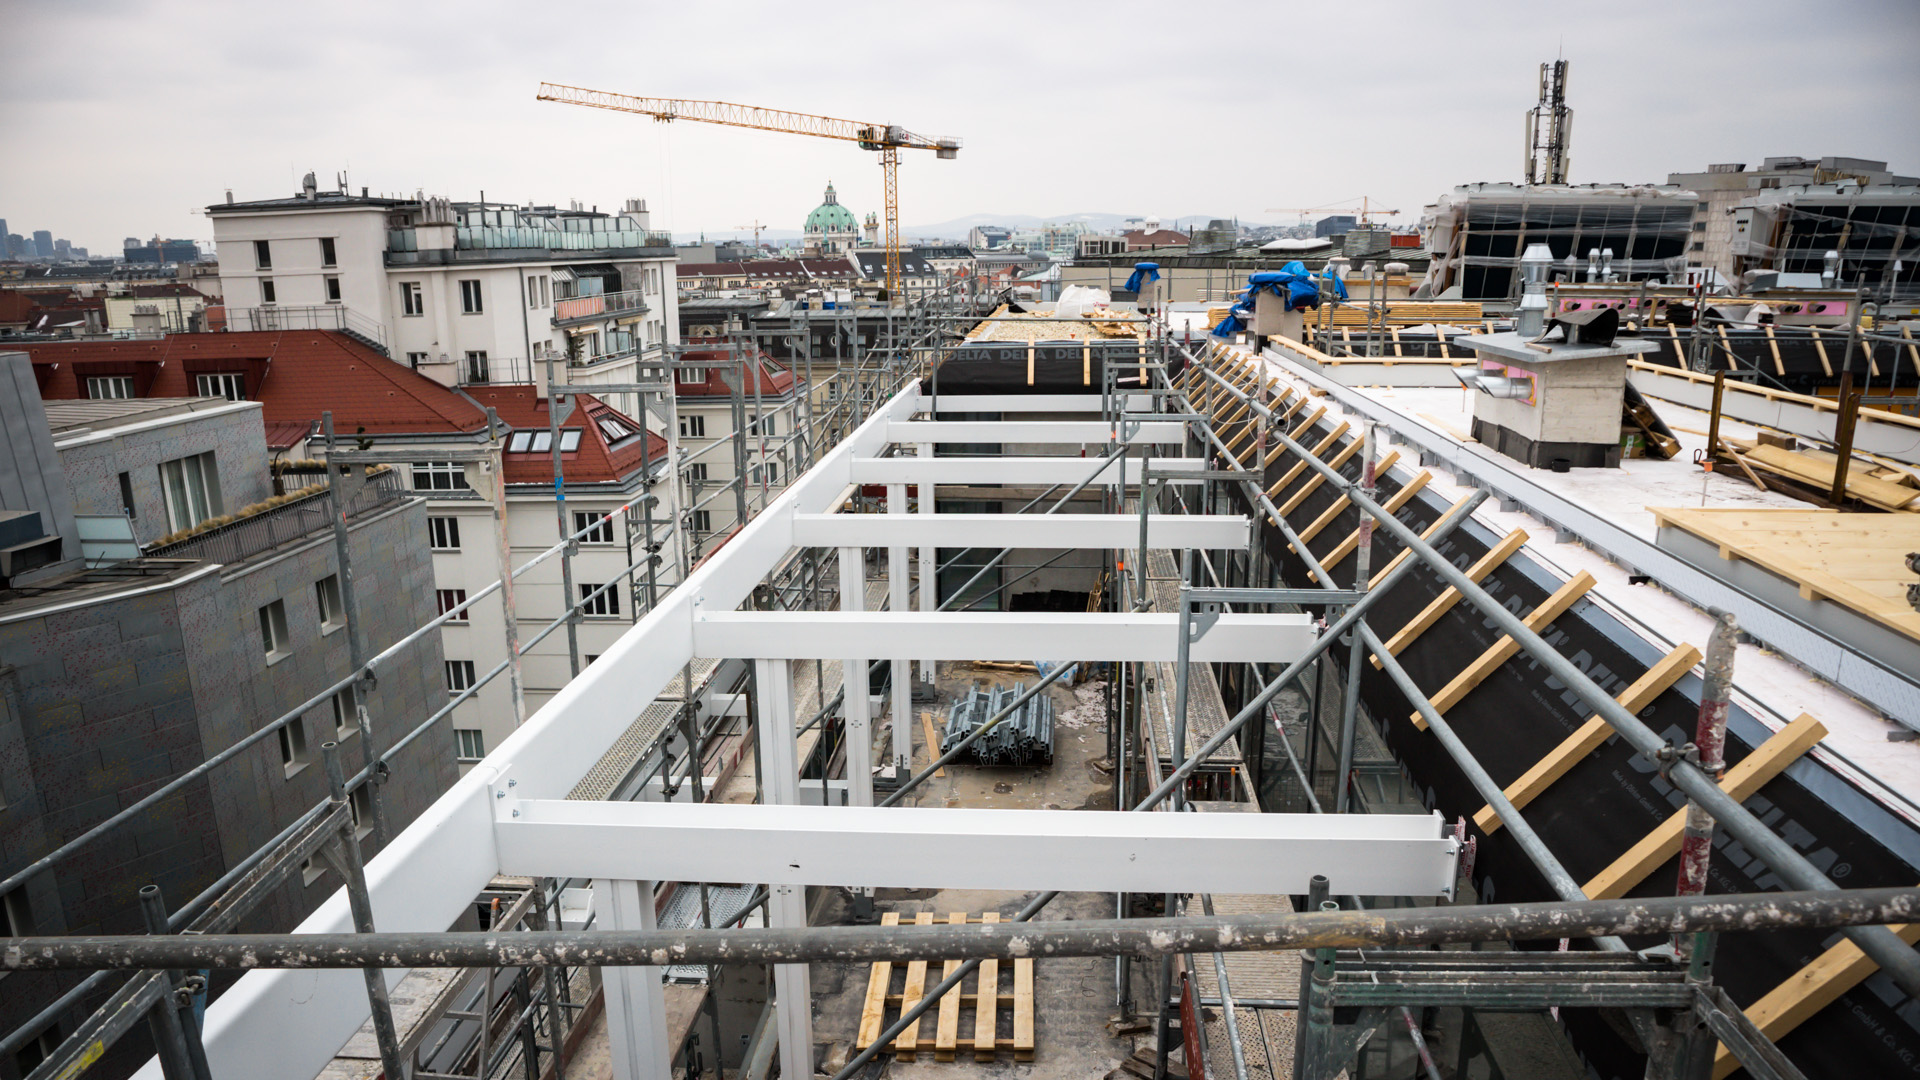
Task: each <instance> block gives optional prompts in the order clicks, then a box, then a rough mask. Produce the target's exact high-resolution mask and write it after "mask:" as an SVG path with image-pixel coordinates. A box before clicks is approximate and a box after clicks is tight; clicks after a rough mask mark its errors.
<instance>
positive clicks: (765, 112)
mask: <svg viewBox="0 0 1920 1080" xmlns="http://www.w3.org/2000/svg"><path fill="white" fill-rule="evenodd" d="M537 97H538V100H540V101H558V102H561V103H563V104H567V105H584V106H586V107H587V108H590V109H610V110H612V111H614V112H627V113H637V114H639V115H641V116H651V117H653V118H654V119H655V120H660V121H671V120H695V121H698V122H700V123H703V124H721V125H724V126H726V127H742V128H752V129H754V130H756V131H781V132H785V133H787V134H789V135H812V136H814V137H816V138H821V139H841V140H844V141H847V142H851V143H854V144H855V145H857V146H859V147H860V149H862V150H872V151H877V152H878V153H879V154H880V167H881V169H882V171H883V173H884V179H885V186H886V203H887V214H886V220H887V302H888V303H892V302H893V298H894V297H896V296H898V295H900V200H899V181H898V177H897V175H896V174H897V172H898V170H899V167H900V151H901V150H931V151H933V152H934V156H935V157H937V158H942V159H948V160H951V159H952V158H955V157H957V156H959V153H960V145H961V143H960V140H959V139H956V138H952V137H950V136H944V135H916V134H914V133H913V132H911V131H908V130H907V129H906V128H904V127H901V126H900V125H898V124H875V123H868V122H864V121H860V120H841V119H838V118H836V117H832V116H818V115H815V114H813V113H802V112H789V111H787V110H785V109H763V108H760V107H758V106H755V105H736V104H734V103H732V102H729V101H695V100H689V99H686V98H649V97H635V96H633V95H631V94H616V93H612V92H610V91H606V90H589V89H587V88H585V87H580V86H564V85H562V84H560V83H547V82H543V83H541V84H540V92H539V94H538V95H537Z"/></svg>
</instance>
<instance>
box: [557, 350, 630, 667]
mask: <svg viewBox="0 0 1920 1080" xmlns="http://www.w3.org/2000/svg"><path fill="white" fill-rule="evenodd" d="M546 354H547V355H546V361H547V439H548V448H549V449H550V450H552V452H553V516H554V520H555V523H556V528H557V529H558V533H559V537H560V544H561V547H560V602H561V605H562V607H563V610H564V611H565V612H566V619H567V671H568V673H569V675H568V677H569V678H577V677H579V675H580V598H579V596H578V595H576V594H575V593H574V589H573V553H574V552H575V551H576V550H578V548H579V546H580V545H579V542H578V541H576V540H575V539H573V532H574V530H573V529H570V528H568V527H567V525H568V522H567V480H566V474H565V472H564V471H563V470H562V468H561V464H560V393H559V391H557V390H556V389H554V381H553V350H552V349H548V350H546ZM572 406H573V399H572V398H571V397H569V398H568V399H567V412H568V413H572V411H573V408H572ZM643 415H644V414H643ZM641 427H642V428H643V429H644V428H645V427H646V425H645V424H644V423H642V424H641ZM646 443H647V438H646V434H645V432H644V431H643V432H642V434H641V436H640V445H641V447H642V448H643V449H644V448H645V446H646ZM642 475H644V473H643V474H642ZM629 561H631V560H629Z"/></svg>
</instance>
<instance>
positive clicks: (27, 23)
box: [0, 0, 1920, 252]
mask: <svg viewBox="0 0 1920 1080" xmlns="http://www.w3.org/2000/svg"><path fill="white" fill-rule="evenodd" d="M1560 6H1561V5H1548V4H1532V3H1485V2H1472V0H1456V2H1451V3H1443V2H1426V3H1342V4H1333V5H1308V4H1261V3H1245V2H1241V3H1232V4H1220V3H1208V2H1187V3H1172V4H1169V3H1164V2H1161V3H1152V4H1146V3H1140V4H1136V3H1131V2H1127V0H1117V2H1107V3H1091V4H1071V5H1069V4H1037V3H1031V2H1029V3H1021V4H1015V3H1004V4H1003V3H990V2H978V0H976V2H959V3H951V2H950V3H945V4H938V5H935V4H907V3H892V4H860V3H842V4H831V3H828V4H796V3H792V2H790V0H789V2H784V3H757V2H747V0H727V2H724V3H693V4H688V3H675V4H660V3H636V2H624V3H596V2H592V0H572V2H567V3H554V4H545V3H528V2H526V0H520V2H517V3H497V4H496V3H489V2H479V0H475V2H465V3H402V2H394V0H387V2H382V3H362V2H359V0H337V2H334V3H329V4H299V5H295V4H281V3H259V2H252V3H228V2H206V0H201V2H196V3H184V2H183V3H137V2H117V3H116V2H100V3H87V2H74V0H67V2H54V0H44V2H42V0H0V27H4V30H3V31H0V40H5V41H7V42H9V47H8V49H7V50H6V53H7V56H6V60H5V61H4V62H0V100H4V102H5V105H6V107H5V108H4V109H0V145H4V146H5V147H6V153H5V159H6V163H7V167H6V168H4V169H0V217H5V218H6V219H7V221H8V223H9V228H10V229H11V230H12V231H14V232H18V233H29V232H31V230H33V229H42V228H44V229H50V230H52V231H53V232H54V234H55V235H56V236H64V237H67V238H69V239H71V240H72V241H73V242H75V243H76V244H81V245H84V246H87V247H89V248H92V249H93V250H94V251H96V252H113V251H117V250H118V249H119V246H120V242H121V238H122V237H125V236H141V237H147V236H151V235H153V234H154V233H156V232H157V233H161V234H163V235H168V236H185V237H192V238H196V239H207V238H210V236H211V234H212V230H211V229H210V228H209V226H208V223H207V221H206V219H205V218H204V217H202V216H199V215H198V214H197V213H196V210H197V208H199V207H202V206H204V205H206V204H208V203H212V202H216V201H218V200H220V199H221V198H222V197H223V192H224V191H225V190H226V189H227V188H232V189H233V191H234V194H235V196H236V197H237V198H241V199H250V198H266V197H277V196H283V195H286V194H290V193H292V192H293V191H294V190H295V189H296V187H297V186H298V182H299V177H300V174H302V173H304V172H306V171H307V170H308V169H312V170H314V171H316V172H317V173H318V174H319V176H320V178H321V183H322V184H323V185H330V184H331V183H332V179H333V176H334V173H335V172H336V171H338V170H342V169H345V170H347V171H348V173H349V181H350V183H351V184H352V185H353V186H354V187H355V188H356V189H357V188H358V187H359V186H360V185H363V184H364V185H368V186H370V187H371V188H372V189H373V190H374V191H376V192H378V191H390V192H405V193H408V194H411V193H412V192H413V191H415V190H416V189H424V190H425V191H427V192H428V193H429V194H441V195H448V196H451V197H454V198H457V199H458V198H476V197H478V195H479V193H480V192H481V191H482V190H484V191H485V192H486V193H487V196H488V197H489V198H492V199H507V200H533V201H538V202H561V203H564V201H565V200H567V199H579V200H581V201H582V202H583V203H595V204H598V205H599V206H600V207H601V208H602V209H603V210H604V209H610V208H613V207H615V206H617V205H618V203H619V201H620V200H621V199H622V198H624V197H627V196H635V195H637V196H643V197H645V198H647V199H648V201H649V203H650V205H651V206H652V208H653V209H654V211H655V224H656V226H663V227H670V228H673V229H674V230H676V231H677V232H680V233H682V234H683V235H684V234H686V233H689V232H692V231H696V230H706V231H708V232H709V234H712V233H715V232H721V231H725V230H729V229H731V228H732V227H735V226H739V225H744V224H748V223H750V222H752V221H754V220H755V219H758V220H759V221H760V222H762V223H763V224H770V225H773V226H775V227H779V228H786V229H795V228H798V227H799V224H800V222H801V220H802V219H803V218H804V216H805V214H806V213H807V211H808V210H809V209H811V208H812V207H813V206H814V205H815V204H816V203H817V202H818V201H819V197H820V190H821V188H822V187H823V186H824V185H825V183H826V181H827V180H829V179H831V180H832V181H833V182H834V183H835V184H836V186H837V187H838V188H839V191H840V195H841V201H842V202H844V203H846V204H847V205H849V206H850V207H851V208H852V209H853V210H854V211H855V212H856V213H859V214H860V215H862V216H864V215H865V214H866V212H867V211H869V210H875V211H877V210H878V209H879V208H880V207H879V201H880V194H881V192H880V170H879V167H878V163H877V157H876V155H873V154H870V153H865V152H862V151H860V150H858V149H856V148H854V147H852V146H850V145H848V144H845V143H839V142H832V141H828V140H821V139H808V138H801V137H796V136H787V135H776V134H771V133H764V132H756V131H743V130H737V129H730V128H720V127H713V126H708V125H701V124H694V123H678V124H673V125H663V124H658V123H655V122H654V121H652V120H649V119H646V118H643V117H637V116H627V115H622V114H617V113H609V112H602V111H599V110H591V109H581V108H577V107H572V106H565V105H557V104H552V103H545V102H537V101H535V100H534V92H535V87H536V85H537V84H538V83H539V82H540V81H541V80H543V79H545V80H551V81H554V82H562V83H571V84H574V85H579V86H587V87H593V88H597V89H607V90H617V91H622V92H626V93H634V94H642V95H649V96H671V97H686V98H714V99H720V100H727V101H734V102H740V103H745V104H751V105H765V106H770V107H777V108H785V109H792V110H796V111H804V112H816V113H824V114H827V115H831V116H840V117H846V118H850V119H856V120H874V121H881V122H887V123H898V124H904V125H906V126H907V127H909V128H911V129H913V130H915V131H918V132H921V133H924V134H939V135H957V136H960V137H962V138H964V139H965V140H966V148H965V149H964V150H963V151H962V152H961V154H960V157H959V159H958V160H956V161H936V160H934V158H933V157H932V155H931V154H926V153H910V154H908V155H907V160H905V161H904V162H903V165H902V168H901V214H902V217H903V219H904V222H905V224H906V225H907V226H909V227H911V226H913V225H915V224H922V223H931V222H939V221H946V220H949V219H952V218H957V217H961V216H963V215H969V214H989V215H992V214H1030V215H1037V216H1043V217H1044V216H1055V215H1065V214H1069V213H1075V212H1095V211H1104V212H1114V213H1125V214H1141V215H1158V216H1161V217H1163V218H1166V219H1172V218H1174V217H1176V216H1182V215H1190V214H1197V213H1213V214H1238V215H1239V216H1240V217H1241V218H1242V219H1244V220H1250V221H1271V220H1292V219H1291V218H1290V217H1286V216H1284V215H1278V214H1269V213H1266V212H1265V211H1266V208H1268V207H1294V206H1302V207H1305V206H1321V205H1326V204H1331V203H1335V202H1338V201H1341V200H1345V199H1348V198H1350V197H1354V196H1359V195H1362V194H1367V195H1372V196H1375V197H1377V198H1379V199H1381V200H1383V201H1384V202H1385V203H1386V204H1387V206H1388V207H1390V208H1397V209H1400V210H1402V211H1405V213H1403V214H1402V215H1401V216H1400V217H1398V218H1394V219H1391V220H1393V221H1395V222H1399V223H1409V224H1410V223H1412V222H1413V221H1415V220H1417V218H1418V212H1419V208H1420V206H1421V205H1422V204H1423V203H1426V202H1429V201H1431V200H1432V199H1433V198H1434V196H1436V195H1438V194H1440V193H1441V192H1442V191H1444V190H1445V189H1447V188H1449V187H1451V186H1452V185H1454V184H1458V183H1467V182H1472V181H1476V180H1489V181H1494V180H1515V179H1518V177H1519V173H1520V169H1521V122H1522V114H1523V113H1524V111H1525V110H1526V109H1527V108H1528V107H1530V106H1531V105H1532V104H1533V99H1534V97H1535V92H1536V86H1535V80H1536V72H1537V68H1538V65H1539V63H1540V61H1542V60H1547V59H1551V58H1553V57H1554V55H1555V54H1556V52H1559V51H1562V50H1564V54H1565V55H1566V57H1567V58H1568V59H1570V60H1571V61H1572V62H1573V69H1572V74H1571V77H1570V80H1569V84H1570V91H1571V92H1570V95H1569V97H1570V100H1571V103H1572V105H1573V108H1574V113H1575V122H1574V127H1573V136H1574V138H1573V151H1572V179H1573V180H1574V181H1575V182H1577V183H1585V182H1594V181H1597V182H1608V181H1632V182H1648V181H1661V180H1664V179H1665V177H1666V174H1667V173H1668V172H1669V171H1675V170H1693V169H1699V168H1701V167H1704V166H1705V165H1706V164H1707V163H1709V162H1719V161H1744V162H1749V163H1753V164H1757V163H1758V162H1759V160H1760V159H1761V158H1762V157H1765V156H1770V155H1780V154H1804V155H1808V156H1818V155H1823V154H1843V155H1851V156H1857V157H1868V158H1879V159H1885V160H1887V161H1890V162H1891V163H1892V164H1893V167H1894V168H1895V169H1896V170H1899V171H1904V172H1907V173H1909V174H1912V173H1916V172H1920V109H1917V108H1916V105H1915V103H1916V102H1917V101H1920V64H1916V63H1915V62H1914V56H1915V55H1916V53H1917V52H1920V50H1917V49H1916V46H1920V3H1915V2H1914V0H1831V2H1827V3H1822V4H1817V5H1808V4H1804V3H1787V2H1782V0H1743V2H1737V3H1735V2H1714V3H1708V2H1700V0H1692V2H1679V3H1674V2H1665V3H1638V2H1620V3H1614V4H1606V5H1581V6H1578V8H1577V9H1576V10H1570V11H1568V12H1566V13H1565V14H1560V13H1558V12H1557V11H1556V9H1557V8H1559V7H1560ZM1569 7H1572V6H1571V5H1569Z"/></svg>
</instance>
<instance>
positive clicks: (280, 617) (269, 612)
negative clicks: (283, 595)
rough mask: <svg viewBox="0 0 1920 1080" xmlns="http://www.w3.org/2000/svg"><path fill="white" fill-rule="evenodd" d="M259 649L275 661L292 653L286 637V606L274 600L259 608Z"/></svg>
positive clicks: (290, 644)
mask: <svg viewBox="0 0 1920 1080" xmlns="http://www.w3.org/2000/svg"><path fill="white" fill-rule="evenodd" d="M260 647H261V651H263V652H265V653H266V654H267V656H268V657H269V658H273V659H277V658H279V657H282V656H285V655H287V653H288V652H290V651H292V639H291V638H290V637H288V635H287V605H286V602H285V601H282V600H275V601H274V602H272V603H270V604H265V605H263V606H262V607H261V608H260Z"/></svg>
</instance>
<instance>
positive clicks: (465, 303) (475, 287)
mask: <svg viewBox="0 0 1920 1080" xmlns="http://www.w3.org/2000/svg"><path fill="white" fill-rule="evenodd" d="M460 310H461V311H463V312H465V313H466V314H468V315H478V314H480V312H481V311H482V310H483V309H482V307H481V304H480V279H478V278H469V279H467V280H465V281H462V282H461V283H460Z"/></svg>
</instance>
